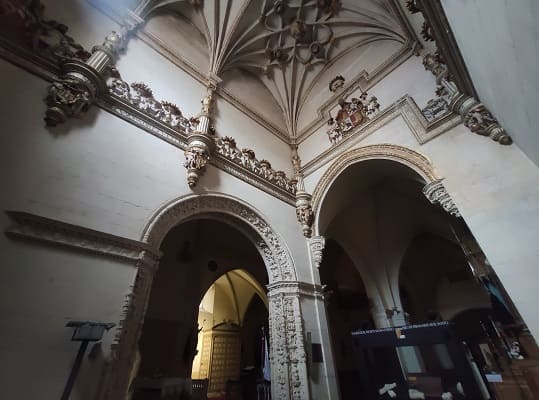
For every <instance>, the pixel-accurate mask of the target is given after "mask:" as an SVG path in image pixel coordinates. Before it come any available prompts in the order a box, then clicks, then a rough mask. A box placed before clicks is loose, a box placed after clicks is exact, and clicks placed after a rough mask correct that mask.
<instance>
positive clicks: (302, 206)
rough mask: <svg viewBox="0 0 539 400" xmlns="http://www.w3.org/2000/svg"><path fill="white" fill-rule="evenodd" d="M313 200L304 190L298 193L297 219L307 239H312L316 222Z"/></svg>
mask: <svg viewBox="0 0 539 400" xmlns="http://www.w3.org/2000/svg"><path fill="white" fill-rule="evenodd" d="M311 198H312V196H311V195H310V194H309V193H307V192H305V191H304V190H299V189H298V190H297V191H296V217H297V219H298V222H299V223H300V224H301V229H302V231H303V235H304V236H305V237H307V238H310V237H311V234H312V225H313V221H314V214H313V209H312V207H311Z"/></svg>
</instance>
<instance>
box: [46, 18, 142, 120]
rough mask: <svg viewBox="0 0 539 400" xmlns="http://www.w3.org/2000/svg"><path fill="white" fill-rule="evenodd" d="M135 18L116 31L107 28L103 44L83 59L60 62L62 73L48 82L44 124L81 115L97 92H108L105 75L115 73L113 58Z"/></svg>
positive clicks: (122, 47) (124, 40) (115, 56)
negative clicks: (109, 31)
mask: <svg viewBox="0 0 539 400" xmlns="http://www.w3.org/2000/svg"><path fill="white" fill-rule="evenodd" d="M138 22H140V21H138ZM138 22H135V20H134V19H131V20H129V21H127V20H126V25H125V26H123V27H122V29H121V30H120V32H114V31H113V32H111V33H110V34H109V35H108V36H107V37H106V38H105V41H104V42H103V44H101V45H100V46H94V48H93V49H92V54H91V55H90V57H89V58H88V59H87V60H86V61H81V60H76V59H71V60H69V61H67V62H65V63H64V64H63V65H62V70H63V76H62V77H61V78H59V79H57V80H55V81H54V82H53V83H52V84H51V85H50V86H49V88H48V94H47V97H46V98H45V103H46V104H47V111H46V113H45V123H46V124H47V126H56V125H58V124H61V123H64V122H65V121H66V120H67V119H68V118H73V117H79V116H81V115H82V114H84V113H85V112H86V111H88V109H89V108H90V106H91V105H92V104H93V103H94V102H95V99H96V98H97V97H98V96H99V95H101V94H102V93H107V92H108V89H107V85H106V82H105V79H106V76H107V75H110V74H117V71H115V69H114V64H115V63H116V59H117V57H118V55H119V53H120V52H121V51H122V50H123V49H124V48H125V44H126V40H127V35H128V33H129V32H130V31H131V30H133V29H135V27H136V26H137V23H138Z"/></svg>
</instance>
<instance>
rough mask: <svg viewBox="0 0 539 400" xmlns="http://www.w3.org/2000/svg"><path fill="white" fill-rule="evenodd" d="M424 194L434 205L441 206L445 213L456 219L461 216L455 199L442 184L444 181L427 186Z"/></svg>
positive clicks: (424, 188)
mask: <svg viewBox="0 0 539 400" xmlns="http://www.w3.org/2000/svg"><path fill="white" fill-rule="evenodd" d="M423 194H424V195H425V197H426V198H427V199H428V200H429V201H430V202H431V203H432V204H440V205H441V206H442V208H443V209H444V210H445V211H447V212H448V213H449V214H451V215H453V216H454V217H460V216H461V215H460V212H459V210H458V208H457V206H456V205H455V203H454V202H453V199H452V198H451V196H450V195H449V193H447V190H446V189H445V187H444V185H443V184H442V179H437V180H435V181H433V182H430V183H428V184H426V185H425V187H423Z"/></svg>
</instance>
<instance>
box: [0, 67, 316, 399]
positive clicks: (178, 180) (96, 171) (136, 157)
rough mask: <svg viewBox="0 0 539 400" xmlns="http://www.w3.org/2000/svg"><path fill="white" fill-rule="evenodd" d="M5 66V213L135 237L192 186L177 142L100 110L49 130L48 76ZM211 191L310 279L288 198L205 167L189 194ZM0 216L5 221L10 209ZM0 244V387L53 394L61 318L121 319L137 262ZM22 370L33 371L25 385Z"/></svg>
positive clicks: (64, 332) (63, 341) (65, 335)
mask: <svg viewBox="0 0 539 400" xmlns="http://www.w3.org/2000/svg"><path fill="white" fill-rule="evenodd" d="M0 74H2V76H4V77H6V81H5V89H6V91H7V92H6V97H5V99H9V100H6V101H3V102H2V103H3V104H2V107H3V110H4V119H3V132H4V134H3V135H1V136H0V168H1V169H2V171H3V173H2V178H1V185H2V187H3V188H4V190H2V192H1V193H0V207H1V209H2V210H19V211H26V212H31V213H35V214H38V215H42V216H45V217H49V218H53V219H58V220H61V221H65V222H68V223H73V224H76V225H81V226H84V227H88V228H92V229H96V230H100V231H104V232H108V233H112V234H115V235H119V236H124V237H128V238H132V239H140V238H141V235H142V232H143V230H144V227H145V226H146V224H147V223H148V222H149V220H150V218H151V216H152V215H153V214H154V213H155V212H156V211H157V210H158V209H159V208H160V207H161V206H163V205H164V204H166V203H168V202H170V201H172V200H174V199H176V198H178V197H180V196H183V195H187V194H190V193H192V191H191V190H190V189H189V188H188V186H187V182H186V177H185V169H184V167H183V165H182V163H183V159H184V156H183V151H181V150H179V149H177V148H174V147H173V146H171V145H169V144H167V143H166V142H164V141H162V140H160V139H157V138H156V137H154V136H152V135H150V134H148V133H146V132H143V131H141V130H139V129H137V128H136V127H134V126H132V125H130V124H128V123H126V122H125V121H123V120H120V119H119V118H116V117H114V116H113V115H111V114H109V113H107V112H106V111H104V110H101V109H98V108H97V107H94V108H92V110H91V111H90V112H89V113H88V114H87V115H86V116H85V117H84V118H82V119H81V120H74V121H70V122H68V123H67V124H66V125H64V126H62V127H58V128H56V129H53V130H51V131H47V129H45V127H44V122H43V116H44V112H45V104H44V103H43V100H42V99H43V97H44V94H45V93H46V86H47V83H46V82H44V81H42V80H41V79H39V78H37V77H35V76H32V75H30V74H28V73H26V72H24V71H23V70H21V69H18V68H17V67H15V66H13V65H11V64H9V63H7V62H4V61H1V62H0ZM207 191H214V192H221V193H227V194H230V195H233V196H236V197H237V198H240V199H241V200H243V201H245V202H248V203H249V204H251V205H252V206H253V207H254V208H256V209H258V210H259V211H260V213H261V214H262V215H263V216H264V218H265V219H266V220H267V221H268V222H269V223H270V224H271V226H272V227H273V228H274V229H275V230H276V231H277V232H278V233H279V234H280V235H281V237H282V238H283V240H284V242H285V244H286V246H288V248H289V249H290V252H291V254H292V255H293V257H294V263H295V266H296V268H298V271H299V272H298V275H299V276H298V278H299V279H301V280H304V281H310V280H311V272H310V268H309V267H308V265H309V261H308V254H307V248H306V242H305V239H304V237H303V236H302V233H301V230H300V228H299V225H298V224H297V222H296V217H295V210H294V208H293V207H291V206H290V205H288V204H286V203H284V202H282V201H280V200H277V199H276V198H274V197H272V196H270V195H267V194H265V193H264V192H262V191H260V190H258V189H256V188H254V187H252V186H250V185H248V184H246V183H244V182H243V181H241V180H238V179H236V178H234V177H232V176H230V175H228V174H225V173H224V172H222V171H220V170H217V169H216V168H214V167H212V166H210V167H209V168H208V171H207V173H206V175H205V176H204V177H203V178H202V179H201V181H200V182H199V185H198V187H197V189H196V191H195V192H196V193H205V192H207ZM1 222H2V229H5V227H6V226H7V220H6V217H3V219H2V221H1ZM0 245H1V251H2V253H3V254H7V256H6V257H5V259H4V261H3V263H2V266H3V270H4V271H5V275H3V279H2V287H3V290H2V319H1V320H2V328H3V329H2V330H1V331H2V339H3V340H2V345H0V350H1V353H2V354H1V355H0V358H1V359H2V360H3V361H4V360H5V362H3V367H2V372H5V373H0V383H1V385H2V388H3V394H4V395H5V396H6V398H24V399H29V400H30V399H37V398H59V395H60V393H61V390H62V389H63V385H64V383H65V379H67V375H68V373H69V369H70V367H71V364H72V361H73V358H74V356H75V353H76V346H75V345H74V344H73V343H71V342H70V341H69V338H70V336H69V335H70V333H69V330H68V329H67V328H65V327H64V325H65V322H66V318H67V317H71V318H91V319H99V320H105V321H111V322H118V319H119V315H120V312H121V306H122V304H123V301H124V295H125V294H126V293H127V292H128V290H129V287H130V285H132V283H133V279H134V274H135V271H134V269H133V268H132V267H128V266H125V265H124V264H122V263H114V262H111V261H107V260H104V259H101V258H97V257H91V256H85V255H79V254H71V253H70V252H67V251H64V250H60V249H49V248H44V249H41V247H39V246H35V247H34V246H33V245H24V247H23V245H22V244H19V243H18V242H15V241H12V240H8V239H7V238H5V237H4V236H2V238H1V240H0ZM51 282H52V283H51ZM54 282H58V283H54ZM96 297H97V299H96ZM74 298H75V300H74ZM38 327H39V329H38ZM7 369H9V371H7ZM33 371H35V372H33ZM92 371H95V369H93V370H92ZM28 376H34V377H35V378H33V380H32V385H28V384H27V377H28ZM25 383H26V384H25Z"/></svg>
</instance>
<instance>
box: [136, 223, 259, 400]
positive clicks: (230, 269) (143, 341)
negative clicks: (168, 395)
mask: <svg viewBox="0 0 539 400" xmlns="http://www.w3.org/2000/svg"><path fill="white" fill-rule="evenodd" d="M160 250H161V252H162V257H161V260H160V262H159V266H158V269H157V272H156V273H155V277H154V279H153V283H152V288H151V291H150V297H149V302H148V308H147V310H146V315H145V318H144V323H143V326H142V333H141V337H140V341H139V346H138V347H139V362H138V363H137V364H138V367H137V368H136V378H135V379H134V380H133V383H132V386H133V389H134V390H133V392H134V395H133V398H134V399H136V400H138V399H140V400H143V399H150V398H153V397H152V396H153V395H156V394H159V395H161V393H162V392H163V390H165V391H170V392H173V393H176V395H177V396H179V397H178V398H189V397H188V396H190V394H191V377H192V376H193V377H194V378H196V379H197V380H199V379H200V380H208V383H207V388H208V389H207V390H208V393H207V395H208V396H209V397H210V398H212V397H213V398H219V397H224V396H225V395H226V394H227V392H228V393H229V395H230V393H231V392H232V391H241V390H242V389H243V388H242V383H243V382H242V381H241V379H240V378H242V375H241V371H242V369H243V368H246V367H247V368H248V369H249V371H250V372H252V374H251V375H250V376H249V378H251V379H253V380H254V382H255V383H254V385H253V384H251V383H250V382H249V383H247V382H246V383H245V386H247V385H248V384H250V386H251V387H252V388H254V389H255V390H256V387H255V385H256V380H257V379H259V378H261V370H260V365H255V364H256V363H255V361H256V360H255V359H254V355H255V354H256V353H257V351H255V350H254V349H253V348H252V347H253V346H255V345H256V343H255V336H256V332H255V330H256V329H257V328H258V329H260V327H261V326H264V325H267V318H268V312H267V308H266V305H267V297H266V294H265V290H264V287H265V286H266V285H267V284H268V277H267V273H266V269H265V265H264V262H263V259H262V257H261V256H260V254H259V253H258V251H257V249H256V247H255V246H254V245H253V244H252V243H250V242H249V240H248V239H247V238H246V237H245V236H244V235H243V234H242V233H241V232H239V231H238V230H237V229H235V228H233V227H232V226H230V225H228V224H225V223H223V222H219V221H216V220H214V219H206V218H202V219H194V220H190V221H187V222H185V223H182V224H180V225H178V226H176V227H174V228H173V229H171V230H170V231H169V232H168V234H167V235H166V237H165V239H164V240H163V242H162V245H161V248H160ZM237 266H241V269H238V268H237ZM261 297H262V299H261ZM257 299H258V300H257ZM260 303H262V310H261V309H260ZM242 339H245V340H242ZM259 343H260V342H259ZM259 343H258V344H259ZM244 350H245V352H244ZM197 356H198V357H197ZM258 361H259V362H260V360H258ZM257 372H259V373H257ZM154 392H157V393H154ZM182 396H183V397H182ZM251 396H256V392H255V393H251Z"/></svg>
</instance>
